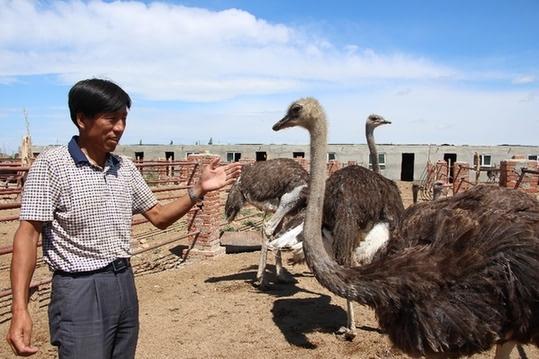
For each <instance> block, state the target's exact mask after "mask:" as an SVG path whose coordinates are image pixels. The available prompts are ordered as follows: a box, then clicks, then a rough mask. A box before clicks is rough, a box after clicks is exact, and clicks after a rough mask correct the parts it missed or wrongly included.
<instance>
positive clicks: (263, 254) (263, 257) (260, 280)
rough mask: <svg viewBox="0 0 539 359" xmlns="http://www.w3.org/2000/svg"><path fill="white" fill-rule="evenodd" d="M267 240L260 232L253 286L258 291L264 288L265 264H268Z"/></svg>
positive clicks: (264, 234)
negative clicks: (260, 240)
mask: <svg viewBox="0 0 539 359" xmlns="http://www.w3.org/2000/svg"><path fill="white" fill-rule="evenodd" d="M268 242H269V240H268V238H267V236H266V233H265V231H262V245H261V247H260V258H259V261H258V271H257V272H256V281H255V286H257V287H259V288H260V289H264V288H265V287H266V284H267V283H266V276H265V274H266V264H267V262H268Z"/></svg>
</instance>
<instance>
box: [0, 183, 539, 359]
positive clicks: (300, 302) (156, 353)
mask: <svg viewBox="0 0 539 359" xmlns="http://www.w3.org/2000/svg"><path fill="white" fill-rule="evenodd" d="M401 186H402V185H401ZM402 192H403V197H404V198H403V200H404V202H405V204H407V205H408V204H409V203H410V202H411V191H408V188H403V190H402ZM407 193H410V195H408V194H407ZM13 223H16V222H13ZM11 226H13V225H11ZM13 231H14V229H13V227H9V228H7V227H6V225H4V226H3V227H0V239H1V241H0V245H5V243H6V241H7V242H9V241H10V240H11V238H12V234H13ZM10 236H11V237H10ZM7 237H10V238H9V240H7V239H6V238H7ZM169 250H170V249H169ZM258 256H259V252H258V251H253V252H243V253H237V254H226V255H222V256H219V257H216V258H213V259H206V260H197V259H192V260H188V261H187V262H185V263H184V264H181V265H179V266H178V267H177V268H175V269H171V270H167V271H163V272H159V273H152V274H146V275H141V276H138V277H137V278H136V283H137V288H138V295H139V301H140V320H141V325H140V336H139V342H138V347H137V358H139V359H143V358H151V359H153V358H274V357H279V358H294V359H297V358H361V359H370V358H373V359H374V358H408V357H407V356H405V355H403V354H400V353H399V352H398V351H397V350H395V349H393V348H392V347H391V344H390V343H389V341H388V340H387V338H386V337H385V336H384V335H383V334H380V333H379V330H378V326H377V322H376V320H375V318H374V315H373V312H372V311H371V310H370V309H368V308H367V307H363V306H359V305H356V306H355V309H356V325H357V327H358V336H357V337H356V339H355V340H354V341H352V342H348V341H344V340H342V339H340V338H339V337H338V336H336V335H335V334H334V332H335V331H336V330H337V329H338V328H339V327H340V326H341V325H343V324H344V323H345V321H346V312H345V310H344V308H345V301H344V299H342V298H339V297H336V296H334V295H333V294H331V293H330V292H328V291H327V290H326V289H324V288H323V287H322V286H320V285H319V284H318V282H317V281H316V279H315V278H314V277H313V276H312V275H311V274H310V272H309V270H308V268H307V267H306V266H305V265H297V266H286V268H287V270H288V271H289V273H290V275H291V276H292V277H293V278H294V280H295V281H296V282H295V283H291V284H280V283H275V282H274V281H273V279H274V276H273V273H274V267H273V265H270V266H269V268H268V272H269V279H270V283H269V287H268V289H267V290H266V291H260V290H259V289H257V288H256V287H254V286H253V285H252V282H253V280H254V278H255V274H256V266H257V263H258ZM286 258H287V256H285V258H284V260H285V261H286ZM6 259H7V258H6V256H0V260H1V261H2V262H1V263H0V267H2V268H5V266H7V262H6ZM269 260H270V262H273V257H272V256H271V255H270V256H269ZM0 272H1V278H0V280H1V282H2V283H0V288H2V289H3V288H6V285H5V280H6V279H7V277H5V272H7V271H6V270H4V269H1V270H0ZM8 326H9V322H8V321H6V322H3V323H1V324H0V337H1V338H2V342H3V338H4V337H5V334H6V331H7V329H8ZM48 341H49V335H48V326H47V315H46V310H45V309H43V308H41V309H39V310H35V314H34V344H36V345H37V346H39V348H40V352H39V353H38V355H36V356H34V357H35V358H54V357H56V352H55V350H54V348H53V347H51V346H50V344H49V343H48ZM3 343H5V342H3ZM523 350H524V351H525V353H526V355H527V358H528V359H534V358H535V359H539V350H538V349H537V348H535V347H531V346H526V347H524V349H523ZM493 353H494V351H491V352H487V353H483V354H480V355H475V356H473V357H472V358H473V359H486V358H492V357H493ZM10 357H12V355H11V354H10V350H9V348H8V345H7V344H2V345H0V358H10ZM511 358H512V359H516V358H524V356H521V355H520V353H519V352H517V351H516V350H515V351H514V352H513V354H512V356H511Z"/></svg>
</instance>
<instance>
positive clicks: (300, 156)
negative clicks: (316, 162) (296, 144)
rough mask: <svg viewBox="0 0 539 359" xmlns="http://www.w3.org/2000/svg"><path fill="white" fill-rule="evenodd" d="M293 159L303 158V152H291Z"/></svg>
mask: <svg viewBox="0 0 539 359" xmlns="http://www.w3.org/2000/svg"><path fill="white" fill-rule="evenodd" d="M292 157H294V158H305V152H292Z"/></svg>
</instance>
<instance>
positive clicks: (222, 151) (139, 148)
mask: <svg viewBox="0 0 539 359" xmlns="http://www.w3.org/2000/svg"><path fill="white" fill-rule="evenodd" d="M34 148H35V149H36V150H37V149H39V148H36V147H34ZM377 149H378V157H379V162H380V167H381V170H382V173H383V174H384V176H386V177H387V178H390V179H393V180H403V181H413V180H419V179H420V178H421V176H422V174H423V171H424V170H425V167H426V165H427V162H430V163H435V162H436V161H438V160H445V161H447V162H450V163H451V164H452V163H454V162H456V161H459V162H465V163H468V164H469V165H473V164H474V163H477V161H474V158H476V159H477V160H478V161H479V165H480V166H481V167H490V166H491V167H496V166H498V167H499V164H500V161H502V160H507V159H510V158H513V157H520V158H524V159H529V160H538V156H539V146H521V145H500V146H475V145H461V146H454V145H432V144H431V145H429V144H377ZM116 153H119V154H123V155H126V156H128V157H131V158H133V159H136V160H158V159H160V160H184V159H186V158H187V156H188V155H189V154H196V153H211V154H216V155H219V156H220V157H221V158H222V160H223V161H227V162H230V161H238V160H240V159H241V160H257V161H262V160H266V159H272V158H278V157H285V158H295V157H303V158H306V159H309V145H284V144H283V145H278V144H271V145H269V144H237V145H120V146H118V148H117V150H116ZM328 160H337V161H340V162H342V163H343V164H345V165H346V164H347V163H357V164H359V165H363V166H367V164H368V163H369V150H368V148H367V145H366V144H329V145H328Z"/></svg>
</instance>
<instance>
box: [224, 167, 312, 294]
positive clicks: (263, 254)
mask: <svg viewBox="0 0 539 359" xmlns="http://www.w3.org/2000/svg"><path fill="white" fill-rule="evenodd" d="M308 178H309V174H308V172H307V171H306V170H305V169H304V168H303V167H302V166H301V165H300V164H299V163H297V162H296V161H294V160H293V159H289V158H276V159H271V160H268V161H259V162H255V163H254V164H251V165H247V166H244V167H243V169H242V173H241V175H240V177H239V178H238V180H237V181H236V182H235V183H234V184H233V185H232V187H231V188H230V192H229V194H228V197H227V200H226V203H225V215H226V218H227V220H228V221H229V222H230V221H233V220H234V218H235V217H236V215H237V214H238V212H239V211H240V209H241V208H242V207H243V206H244V205H245V203H246V202H247V203H250V204H252V205H253V206H255V207H256V208H258V209H260V210H261V211H264V212H266V213H272V215H271V217H270V218H269V219H268V220H267V221H265V222H264V226H263V237H264V238H263V241H262V248H261V251H260V261H259V265H258V271H257V275H256V284H257V285H259V286H260V287H261V288H264V287H265V285H266V277H265V272H266V263H267V252H268V248H269V249H271V250H273V251H274V252H275V268H276V274H277V279H278V280H281V281H288V280H289V279H288V278H287V277H286V276H285V274H284V272H283V270H282V259H281V250H282V248H281V247H279V246H272V245H271V244H270V241H271V240H272V239H274V238H279V237H283V236H284V237H283V238H284V239H288V243H287V245H291V244H290V241H292V239H295V238H296V235H297V234H299V233H300V232H301V229H302V228H303V224H302V223H301V220H302V219H303V217H300V216H299V215H297V212H299V211H300V210H301V209H302V208H303V209H304V208H305V205H306V187H307V182H308ZM292 215H294V217H296V219H295V220H294V221H292V222H286V223H283V224H281V222H282V221H283V218H285V217H286V216H292ZM297 218H300V219H301V220H300V221H299V223H298V220H297ZM292 224H294V225H295V226H292ZM298 225H301V228H299V230H298V228H294V227H297V226H298Z"/></svg>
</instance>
